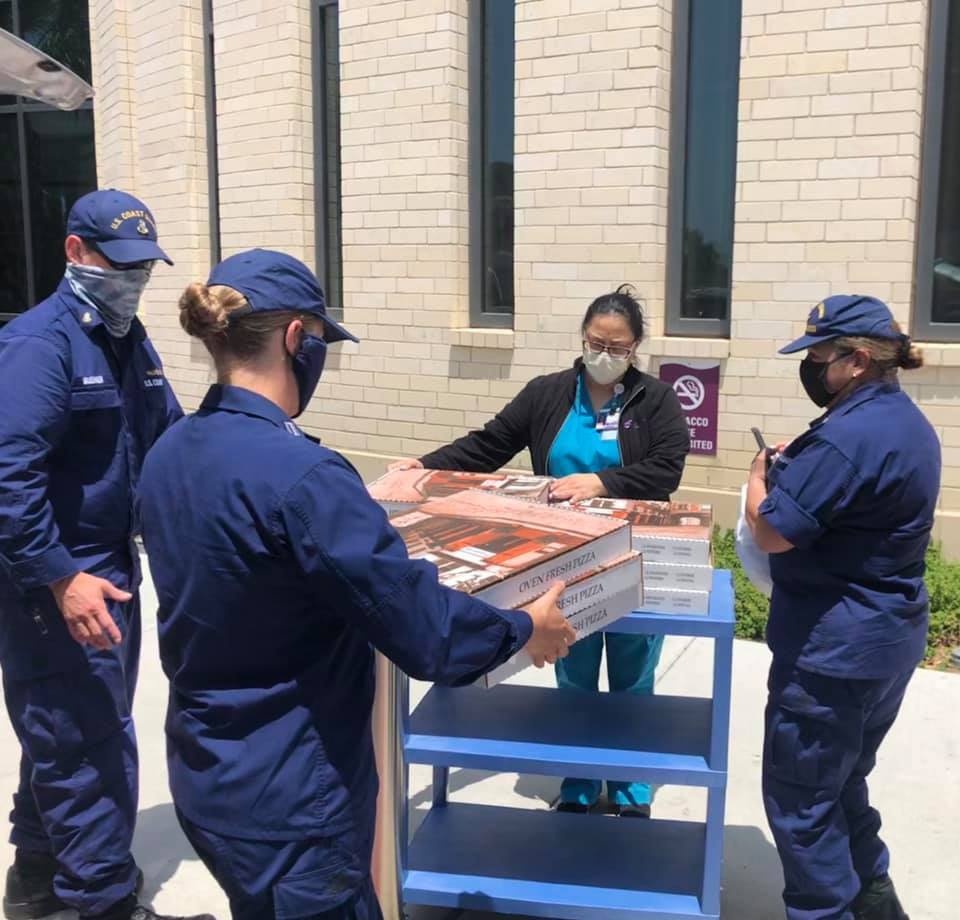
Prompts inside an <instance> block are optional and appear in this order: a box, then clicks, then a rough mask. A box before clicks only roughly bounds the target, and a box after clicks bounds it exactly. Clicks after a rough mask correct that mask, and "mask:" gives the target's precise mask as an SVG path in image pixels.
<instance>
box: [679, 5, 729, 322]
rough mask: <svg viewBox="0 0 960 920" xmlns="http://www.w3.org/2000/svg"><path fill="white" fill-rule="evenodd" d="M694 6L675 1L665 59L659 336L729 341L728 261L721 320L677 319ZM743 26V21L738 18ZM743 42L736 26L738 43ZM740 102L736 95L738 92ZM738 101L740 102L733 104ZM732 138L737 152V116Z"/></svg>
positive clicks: (683, 224)
mask: <svg viewBox="0 0 960 920" xmlns="http://www.w3.org/2000/svg"><path fill="white" fill-rule="evenodd" d="M692 2H693V0H675V3H674V7H673V41H672V52H671V58H670V70H671V81H670V159H669V163H670V166H669V179H668V190H667V266H666V285H665V287H666V291H665V302H664V333H665V335H667V336H677V337H697V338H717V339H724V338H730V323H731V314H732V312H733V267H734V263H733V257H732V255H731V260H730V275H731V277H730V296H729V300H728V307H727V315H726V317H725V318H724V319H701V318H692V319H688V318H685V317H683V316H682V315H681V309H680V308H681V297H682V295H683V249H684V247H683V240H684V230H685V229H686V225H685V213H684V212H685V206H686V163H687V122H688V114H689V89H690V18H691V17H690V6H691V3H692ZM741 21H742V15H741ZM742 39H743V33H742V26H741V43H742ZM740 59H741V52H740V50H739V47H738V53H737V86H738V87H739V85H740ZM738 97H739V92H738ZM738 101H739V100H738ZM736 117H737V125H736V128H735V134H734V149H735V150H736V144H737V139H738V135H739V115H737V116H736ZM736 167H737V158H736V153H735V154H734V177H733V194H732V195H731V200H730V204H731V211H730V220H731V223H732V225H733V228H734V232H735V229H736V195H737V191H736V190H737V178H736Z"/></svg>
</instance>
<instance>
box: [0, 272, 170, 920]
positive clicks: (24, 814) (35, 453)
mask: <svg viewBox="0 0 960 920" xmlns="http://www.w3.org/2000/svg"><path fill="white" fill-rule="evenodd" d="M0 392H2V393H3V400H4V405H3V409H2V411H0V667H2V670H3V687H4V696H5V699H6V704H7V710H8V712H9V714H10V719H11V722H12V723H13V728H14V731H15V732H16V735H17V738H18V739H19V741H20V745H21V749H22V751H21V761H20V785H19V789H18V791H17V793H16V795H15V796H14V808H13V812H12V815H11V820H12V822H13V831H12V834H11V838H10V839H11V842H12V843H13V844H14V845H15V846H16V847H18V848H19V849H21V850H24V851H33V852H40V853H45V854H52V855H54V856H55V857H56V859H57V861H58V863H59V867H60V870H59V872H58V874H57V876H56V877H55V880H54V889H55V891H56V893H57V895H58V896H59V897H60V898H61V900H63V901H64V902H65V903H67V904H68V905H70V906H72V907H74V908H76V909H77V910H79V911H80V912H81V913H83V914H86V913H98V912H100V911H103V910H106V909H107V908H109V907H110V906H112V905H113V904H114V903H116V902H117V901H119V900H121V899H123V898H124V897H126V896H127V895H129V894H130V892H131V891H132V890H133V888H134V883H135V876H136V867H135V865H134V863H133V858H132V857H131V855H130V843H131V840H132V838H133V829H134V820H135V817H136V811H137V748H136V739H135V736H134V728H133V722H132V719H131V706H132V701H133V693H134V687H135V684H136V679H137V665H138V660H139V649H140V607H139V600H138V598H137V594H136V592H137V587H138V585H139V583H140V571H139V566H138V557H137V552H136V549H135V547H134V545H133V543H132V537H133V535H134V534H135V533H136V531H137V522H136V519H135V513H134V504H135V503H134V496H135V492H136V488H137V483H138V480H139V477H140V470H141V467H142V464H143V459H144V456H145V455H146V453H147V451H148V450H149V449H150V447H151V446H152V445H153V443H154V442H155V441H156V440H157V438H159V436H160V435H161V434H162V433H163V432H164V431H165V430H166V429H167V428H168V427H169V426H170V425H171V424H172V423H173V422H174V421H176V420H177V419H178V418H180V416H181V415H182V413H181V411H180V406H179V404H178V403H177V400H176V398H175V396H174V395H173V393H172V391H171V389H170V387H169V385H168V383H167V381H166V378H165V377H164V374H163V369H162V367H161V364H160V360H159V358H158V357H157V353H156V351H155V350H154V348H153V346H152V345H151V343H150V341H149V339H148V338H147V335H146V332H145V330H144V328H143V326H142V325H141V324H140V323H139V322H138V321H136V320H135V321H134V323H133V326H132V327H131V329H130V332H129V333H128V334H127V335H126V336H124V337H123V338H122V339H115V338H112V337H111V336H109V335H108V334H107V331H106V328H105V327H104V325H103V322H102V320H101V318H100V316H99V314H98V313H97V311H96V310H94V309H92V308H91V307H90V306H88V305H87V304H85V303H84V302H83V301H81V300H80V299H78V297H77V296H76V295H75V294H74V293H73V291H72V290H71V288H70V286H69V284H67V282H66V281H64V282H61V284H60V286H59V287H58V289H57V290H56V292H55V293H54V294H53V295H52V296H50V297H49V298H48V299H47V300H45V301H43V302H42V303H40V304H39V305H37V306H36V307H34V308H33V309H31V310H29V311H27V312H26V313H24V314H23V315H21V316H19V317H17V318H16V319H15V320H13V321H12V322H11V323H9V324H8V325H7V326H6V327H5V328H4V329H3V330H0ZM78 571H84V572H88V573H90V574H93V575H97V576H99V577H101V578H105V579H107V580H108V581H110V582H111V583H112V584H113V585H115V586H116V587H118V588H121V589H123V590H127V591H131V592H133V594H134V597H133V599H132V600H131V601H129V602H127V603H118V602H113V601H107V602H106V603H107V607H108V609H109V611H110V614H111V616H112V617H113V619H114V620H115V622H116V624H117V626H118V628H119V629H120V632H121V634H122V636H123V640H122V642H121V644H120V645H118V646H116V647H114V648H111V649H110V650H108V651H97V650H95V649H93V648H91V647H89V646H81V645H80V644H79V643H78V642H76V641H75V640H74V639H73V638H71V636H70V634H69V632H68V631H67V627H66V624H65V622H64V619H63V617H62V615H61V613H60V611H59V609H58V608H57V605H56V602H55V600H54V598H53V595H52V594H51V592H50V589H49V588H48V587H47V586H48V585H49V584H51V583H52V582H54V581H57V580H58V579H61V578H64V577H65V576H68V575H72V574H73V573H75V572H78Z"/></svg>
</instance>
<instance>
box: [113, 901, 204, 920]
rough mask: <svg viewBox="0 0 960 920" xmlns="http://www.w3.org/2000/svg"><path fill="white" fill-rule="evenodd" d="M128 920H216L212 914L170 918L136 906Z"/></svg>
mask: <svg viewBox="0 0 960 920" xmlns="http://www.w3.org/2000/svg"><path fill="white" fill-rule="evenodd" d="M128 916H129V920H217V918H216V917H214V916H213V914H190V916H189V917H171V916H168V915H167V914H155V913H154V912H153V911H152V910H151V909H150V908H149V907H144V906H143V905H142V904H138V905H137V906H136V907H135V908H134V909H133V912H132V913H131V914H129V915H128Z"/></svg>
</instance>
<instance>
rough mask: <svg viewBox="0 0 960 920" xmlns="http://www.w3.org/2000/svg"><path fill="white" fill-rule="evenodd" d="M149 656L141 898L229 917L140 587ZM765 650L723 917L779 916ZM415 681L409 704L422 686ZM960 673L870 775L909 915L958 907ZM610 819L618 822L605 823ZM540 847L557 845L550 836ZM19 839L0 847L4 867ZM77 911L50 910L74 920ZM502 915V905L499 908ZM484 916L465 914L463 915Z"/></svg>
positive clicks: (552, 790)
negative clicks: (185, 785) (197, 845)
mask: <svg viewBox="0 0 960 920" xmlns="http://www.w3.org/2000/svg"><path fill="white" fill-rule="evenodd" d="M143 608H144V642H143V665H142V668H141V680H140V688H139V692H138V697H137V705H136V717H137V726H138V732H139V738H140V759H141V795H140V816H139V824H138V828H137V835H136V839H135V841H134V852H135V855H136V858H137V860H138V861H139V863H140V865H141V867H142V868H143V871H144V875H145V877H146V888H145V897H146V898H148V899H150V900H152V902H153V904H154V906H155V908H156V909H157V910H159V911H161V912H170V913H174V914H183V913H187V912H190V913H195V912H197V911H208V912H210V913H213V914H214V915H216V916H217V917H218V920H226V918H227V917H229V911H228V909H227V903H226V899H225V898H224V896H223V894H222V892H221V891H220V889H219V888H218V887H217V885H216V884H215V883H214V881H213V880H212V879H211V878H210V876H209V875H208V874H207V872H206V870H205V869H204V867H203V865H202V863H200V861H199V860H198V859H197V858H196V856H195V854H194V853H193V851H192V850H191V849H190V846H189V845H188V844H187V842H186V840H185V839H184V837H183V835H182V833H181V832H180V829H179V827H178V826H177V822H176V818H175V816H174V812H173V807H172V805H171V803H170V795H169V791H168V789H167V779H166V767H165V760H164V738H163V718H164V711H165V707H166V680H165V678H164V676H163V673H162V671H161V670H160V666H159V663H158V660H157V647H156V623H155V610H156V599H155V596H154V594H153V591H152V587H151V586H150V584H149V582H148V583H147V584H146V585H145V588H144V591H143ZM768 662H769V656H768V653H767V651H766V649H765V648H764V647H763V646H761V645H758V644H755V643H747V642H738V643H736V648H735V657H734V687H733V715H732V724H731V743H730V783H729V791H728V798H727V830H726V867H725V873H724V895H723V917H724V918H728V920H776V918H778V917H782V916H783V911H782V905H781V902H780V889H781V885H782V878H781V875H780V865H779V862H778V859H777V854H776V851H775V850H774V848H773V846H772V844H771V842H770V834H769V831H768V829H767V827H766V821H765V819H764V815H763V808H762V803H761V800H760V791H759V790H760V747H761V737H762V712H763V705H764V697H765V677H766V668H767V664H768ZM710 673H711V644H710V643H709V642H706V641H704V640H689V639H678V638H670V639H668V640H667V643H666V644H665V647H664V654H663V658H662V662H661V666H660V670H659V674H658V680H657V688H658V690H659V691H661V692H664V693H674V694H690V695H706V694H708V693H709V690H710ZM515 680H516V681H517V682H530V683H538V684H541V685H550V684H551V682H552V672H550V671H549V670H544V671H542V672H537V671H533V670H530V671H527V672H524V674H522V675H519V676H518V678H515ZM425 689H426V688H425V687H424V686H423V685H414V686H412V687H411V699H412V701H413V703H414V704H415V703H416V702H417V701H418V700H419V699H420V697H421V696H422V695H423V693H424V692H425ZM958 713H960V676H958V675H955V674H945V673H936V672H931V671H921V672H919V673H918V674H917V677H916V678H915V680H914V682H913V684H912V686H911V688H910V690H909V692H908V694H907V699H906V702H905V704H904V709H903V713H902V714H901V716H900V719H899V720H898V722H897V724H896V726H895V727H894V729H893V731H892V733H891V735H890V737H889V738H888V739H887V741H886V743H885V745H884V747H883V748H882V749H881V752H880V762H879V765H878V767H877V770H876V771H875V773H874V776H873V780H872V790H873V797H874V801H875V802H876V803H877V804H878V805H879V807H880V809H881V811H882V812H883V814H884V818H885V838H886V840H887V842H888V843H889V844H890V847H891V849H892V851H893V870H892V871H893V875H894V878H895V880H896V883H897V887H898V889H899V891H900V893H901V897H902V898H903V900H904V903H905V905H906V906H907V909H908V911H909V913H910V916H911V920H953V918H954V917H955V916H956V913H957V911H956V909H955V903H956V900H957V884H956V849H957V845H958V843H960V717H958ZM0 755H2V756H0V801H3V802H9V801H10V796H11V795H12V793H13V791H14V788H15V786H16V782H17V762H18V747H17V744H16V741H15V739H14V737H13V734H12V732H11V730H10V726H9V724H8V723H7V721H6V720H2V723H0ZM429 785H430V770H429V769H427V768H419V767H417V768H414V769H413V770H412V771H411V777H410V795H411V799H412V803H413V806H414V808H415V809H416V811H417V815H415V816H414V823H416V820H417V817H418V816H419V815H421V814H422V813H424V812H425V810H426V809H427V808H428V807H429V801H430V796H429ZM451 790H452V792H451V799H452V800H454V801H465V802H484V803H494V804H502V805H513V806H517V807H527V808H546V807H548V803H549V802H550V801H551V800H552V798H553V797H554V796H555V794H556V782H555V781H554V780H551V779H549V778H544V777H538V776H517V775H516V774H488V773H482V772H479V771H475V770H453V771H451ZM704 810H705V796H704V794H703V792H702V791H701V790H697V789H688V788H682V787H672V786H667V787H663V788H661V789H660V790H659V791H658V793H657V798H656V801H655V804H654V816H655V817H667V818H677V819H684V818H687V819H702V817H703V814H704ZM610 820H614V819H610ZM544 845H545V846H548V845H553V844H552V843H551V842H549V841H545V842H544ZM11 857H12V848H10V847H9V846H8V845H7V844H6V843H3V844H2V845H0V865H6V864H7V863H8V861H9V860H10V858H11ZM411 914H412V918H414V920H452V918H453V917H455V916H457V914H456V912H450V911H435V910H425V909H415V910H413V911H412V912H411ZM74 916H75V915H73V914H72V913H62V914H58V915H56V917H57V920H73V918H74ZM501 916H502V915H501ZM481 917H482V918H483V920H487V915H480V914H475V913H474V914H464V915H462V917H461V920H481Z"/></svg>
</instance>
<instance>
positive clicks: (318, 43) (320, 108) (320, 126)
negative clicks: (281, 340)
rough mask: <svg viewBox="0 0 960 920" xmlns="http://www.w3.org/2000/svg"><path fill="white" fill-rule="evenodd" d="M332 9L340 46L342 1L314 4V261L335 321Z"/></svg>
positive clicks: (339, 305) (339, 308) (339, 295)
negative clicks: (332, 286)
mask: <svg viewBox="0 0 960 920" xmlns="http://www.w3.org/2000/svg"><path fill="white" fill-rule="evenodd" d="M330 7H334V8H336V10H337V15H338V21H337V36H336V38H337V45H338V48H339V43H340V30H339V13H340V9H339V2H338V0H314V2H313V3H312V4H311V12H310V15H311V23H310V33H311V36H312V43H313V47H312V54H311V58H312V67H313V74H312V79H313V214H314V259H315V263H316V270H317V277H318V278H320V280H321V283H322V285H323V293H324V296H325V297H326V299H327V312H328V313H329V314H330V317H331V318H332V319H335V320H342V319H343V173H342V162H343V161H342V158H341V154H340V143H339V137H338V139H337V140H338V143H337V148H336V149H337V154H336V155H337V159H338V161H339V164H340V168H338V169H337V182H338V183H339V185H340V189H339V190H338V199H339V201H340V214H339V224H340V247H339V253H338V258H339V263H340V264H339V269H340V271H339V279H340V281H339V285H338V286H337V292H336V297H335V298H333V297H331V290H330V268H331V266H330V264H329V259H328V254H329V233H328V222H329V217H330V215H329V192H330V185H331V177H330V164H329V160H328V152H329V146H328V142H329V140H330V139H329V137H328V127H329V112H328V107H327V101H328V99H327V91H328V80H327V69H328V61H327V54H326V49H327V38H328V36H327V27H328V25H327V19H326V11H327V9H329V8H330ZM337 66H338V69H339V66H340V55H339V51H338V54H337ZM340 98H341V97H340V77H339V74H338V77H337V106H338V108H340V111H339V112H338V113H337V125H338V134H339V133H340V130H341V129H340V118H341V116H342V112H343V110H342V107H341V106H340Z"/></svg>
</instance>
